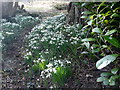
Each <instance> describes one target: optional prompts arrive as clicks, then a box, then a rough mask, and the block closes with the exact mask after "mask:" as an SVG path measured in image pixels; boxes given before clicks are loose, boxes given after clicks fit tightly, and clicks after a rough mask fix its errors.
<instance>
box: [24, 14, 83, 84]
mask: <svg viewBox="0 0 120 90" xmlns="http://www.w3.org/2000/svg"><path fill="white" fill-rule="evenodd" d="M81 36H83V37H84V35H83V33H81V25H79V24H78V25H73V26H70V25H68V26H66V25H65V15H58V16H54V17H52V18H49V19H47V20H46V21H45V22H43V23H42V24H41V25H38V26H36V27H34V28H33V30H32V31H31V33H30V34H29V35H28V36H27V37H28V44H27V49H26V54H25V59H26V60H25V61H26V62H27V63H28V64H29V65H30V67H31V68H30V70H32V71H33V72H37V71H40V72H41V73H40V74H41V76H42V78H50V79H51V80H52V82H53V85H54V84H57V85H60V86H63V85H64V83H65V81H66V79H67V78H68V77H70V75H71V73H72V69H71V63H75V60H77V59H78V58H79V57H78V55H77V48H78V47H79V46H80V44H81V41H80V40H81ZM73 59H74V60H73Z"/></svg>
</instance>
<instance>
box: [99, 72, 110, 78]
mask: <svg viewBox="0 0 120 90" xmlns="http://www.w3.org/2000/svg"><path fill="white" fill-rule="evenodd" d="M111 75H112V73H109V72H104V73H101V74H100V76H102V77H106V76H111Z"/></svg>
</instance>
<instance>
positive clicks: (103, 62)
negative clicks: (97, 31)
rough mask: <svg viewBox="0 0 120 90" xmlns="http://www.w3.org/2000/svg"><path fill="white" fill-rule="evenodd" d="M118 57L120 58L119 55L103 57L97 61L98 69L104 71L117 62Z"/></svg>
mask: <svg viewBox="0 0 120 90" xmlns="http://www.w3.org/2000/svg"><path fill="white" fill-rule="evenodd" d="M118 56H119V55H118V54H111V55H107V56H105V57H103V58H102V59H100V60H99V61H97V63H96V67H97V69H102V68H104V67H106V66H107V65H108V64H110V63H111V62H113V61H114V60H116V58H117V57H118Z"/></svg>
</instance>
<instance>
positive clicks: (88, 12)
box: [81, 11, 92, 14]
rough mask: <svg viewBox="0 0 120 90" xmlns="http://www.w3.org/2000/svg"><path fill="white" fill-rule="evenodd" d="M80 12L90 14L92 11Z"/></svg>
mask: <svg viewBox="0 0 120 90" xmlns="http://www.w3.org/2000/svg"><path fill="white" fill-rule="evenodd" d="M81 14H92V12H90V11H84V12H82V13H81Z"/></svg>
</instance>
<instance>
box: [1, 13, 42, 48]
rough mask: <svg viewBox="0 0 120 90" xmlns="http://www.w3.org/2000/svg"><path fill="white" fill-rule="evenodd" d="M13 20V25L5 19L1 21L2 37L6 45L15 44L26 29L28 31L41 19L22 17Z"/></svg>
mask: <svg viewBox="0 0 120 90" xmlns="http://www.w3.org/2000/svg"><path fill="white" fill-rule="evenodd" d="M11 20H12V21H13V22H12V23H11V22H8V21H7V20H5V19H1V20H0V21H1V22H0V23H1V26H2V35H3V37H4V39H3V41H2V43H3V44H5V45H7V44H11V43H13V41H14V40H16V38H18V37H19V35H20V34H21V32H23V30H24V29H25V28H26V29H27V28H28V27H30V26H33V25H36V24H37V23H38V22H39V21H40V20H39V18H33V17H31V16H22V15H19V16H16V17H13V18H12V19H11ZM5 45H4V46H5Z"/></svg>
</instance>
